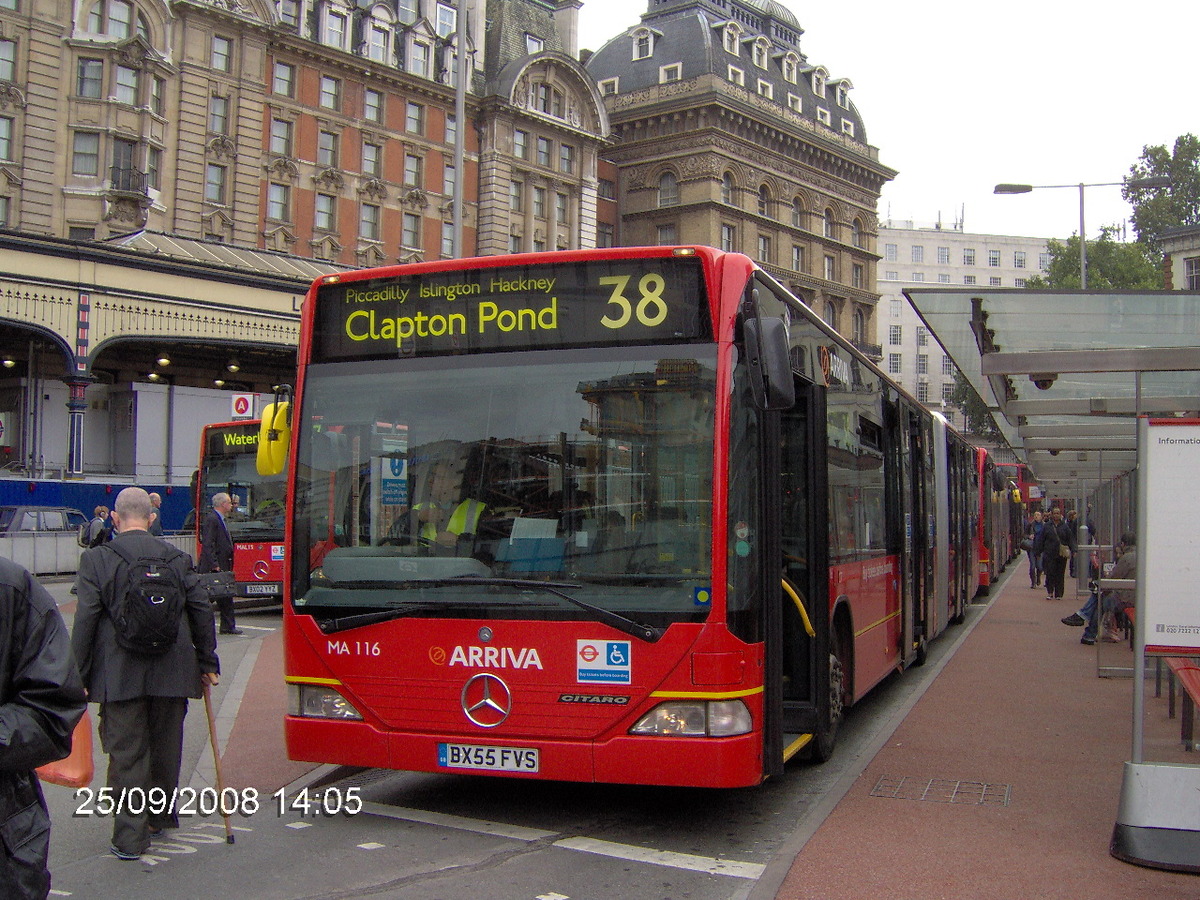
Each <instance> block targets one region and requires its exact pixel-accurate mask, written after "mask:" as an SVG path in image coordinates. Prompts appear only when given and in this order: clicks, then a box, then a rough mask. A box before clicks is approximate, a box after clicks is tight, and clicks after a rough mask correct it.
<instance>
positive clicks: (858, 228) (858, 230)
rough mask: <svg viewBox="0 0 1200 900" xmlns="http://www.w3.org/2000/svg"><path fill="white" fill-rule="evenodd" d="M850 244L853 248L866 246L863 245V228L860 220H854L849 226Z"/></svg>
mask: <svg viewBox="0 0 1200 900" xmlns="http://www.w3.org/2000/svg"><path fill="white" fill-rule="evenodd" d="M850 243H852V244H853V245H854V246H855V247H865V246H866V244H864V243H863V228H862V220H861V219H855V220H854V222H853V223H852V224H851V225H850Z"/></svg>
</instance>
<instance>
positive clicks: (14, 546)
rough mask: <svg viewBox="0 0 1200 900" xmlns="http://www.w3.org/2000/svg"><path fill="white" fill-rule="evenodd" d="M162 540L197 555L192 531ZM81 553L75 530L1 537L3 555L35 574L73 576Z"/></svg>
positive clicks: (166, 536)
mask: <svg viewBox="0 0 1200 900" xmlns="http://www.w3.org/2000/svg"><path fill="white" fill-rule="evenodd" d="M163 540H164V541H166V542H167V543H168V544H170V545H171V546H172V547H176V548H178V549H179V550H182V551H183V552H184V553H187V554H188V555H189V556H194V555H195V550H196V536H195V535H194V534H192V533H191V532H190V531H189V532H184V533H182V534H169V535H163ZM82 552H83V548H81V547H80V546H79V542H78V540H77V539H76V534H75V532H74V531H17V532H13V533H10V534H6V535H2V536H0V556H3V557H6V558H7V559H11V560H12V561H13V562H15V563H18V564H19V565H22V566H24V567H25V568H26V569H28V570H29V571H30V572H32V573H33V574H34V575H74V574H75V572H76V571H77V570H78V568H79V554H81V553H82Z"/></svg>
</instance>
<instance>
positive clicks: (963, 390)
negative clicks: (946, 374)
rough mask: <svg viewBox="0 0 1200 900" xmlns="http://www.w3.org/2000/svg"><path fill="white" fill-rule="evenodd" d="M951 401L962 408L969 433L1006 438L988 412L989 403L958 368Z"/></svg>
mask: <svg viewBox="0 0 1200 900" xmlns="http://www.w3.org/2000/svg"><path fill="white" fill-rule="evenodd" d="M949 399H950V402H951V403H952V404H954V405H955V406H957V407H958V408H959V409H960V410H962V414H963V424H964V425H965V427H966V430H967V432H968V433H969V434H973V435H977V436H979V437H982V438H984V439H986V440H991V441H1003V440H1004V438H1003V436H1002V435H1001V434H1000V431H999V429H997V428H996V423H995V422H994V421H993V420H992V414H991V413H989V412H988V408H987V404H985V403H984V402H983V400H982V399H981V398H980V396H979V395H978V394H976V393H975V388H973V387H971V382H969V381H967V379H966V378H965V377H964V376H963V373H962V372H960V371H959V370H958V369H955V370H954V388H953V389H952V390H951V391H950V398H949Z"/></svg>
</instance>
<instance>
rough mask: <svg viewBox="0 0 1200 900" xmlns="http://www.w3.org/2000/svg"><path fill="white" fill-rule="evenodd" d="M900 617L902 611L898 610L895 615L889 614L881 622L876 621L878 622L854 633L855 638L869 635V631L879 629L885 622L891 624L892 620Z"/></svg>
mask: <svg viewBox="0 0 1200 900" xmlns="http://www.w3.org/2000/svg"><path fill="white" fill-rule="evenodd" d="M899 617H900V610H896V611H895V612H894V613H889V614H888V615H886V616H884V617H883V618H882V619H879V620H878V621H876V622H872V623H871V624H870V625H868V626H867V627H866V628H862V629H860V630H858V631H856V632H854V636H855V637H862V636H863V635H864V634H866V633H867V632H868V631H870V630H871V629H872V628H878V627H879V626H880V625H882V624H883V623H884V622H890V621H891V620H892V619H896V618H899Z"/></svg>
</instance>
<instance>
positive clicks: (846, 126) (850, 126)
mask: <svg viewBox="0 0 1200 900" xmlns="http://www.w3.org/2000/svg"><path fill="white" fill-rule="evenodd" d="M842 134H844V135H846V137H854V123H853V122H851V121H850V120H849V119H842Z"/></svg>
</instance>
